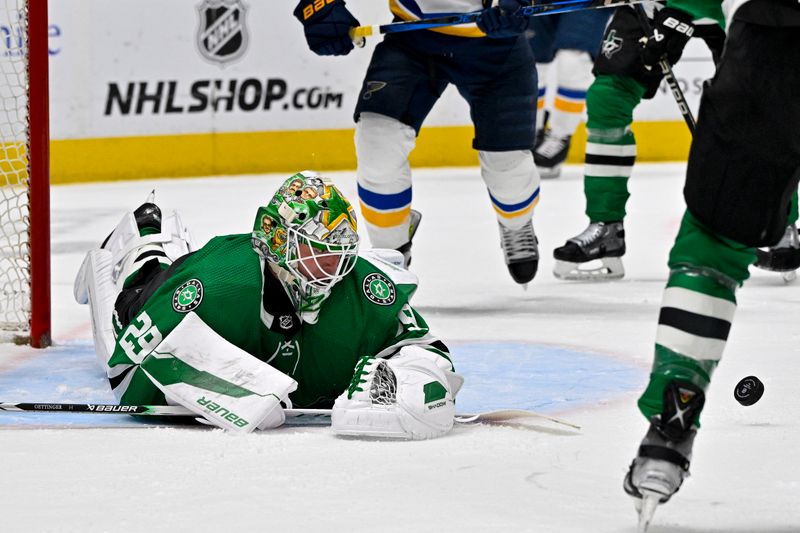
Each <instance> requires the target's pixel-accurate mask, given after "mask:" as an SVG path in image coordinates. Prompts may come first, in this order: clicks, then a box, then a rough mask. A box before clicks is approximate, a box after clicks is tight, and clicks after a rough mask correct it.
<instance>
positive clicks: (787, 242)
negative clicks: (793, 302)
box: [756, 224, 800, 282]
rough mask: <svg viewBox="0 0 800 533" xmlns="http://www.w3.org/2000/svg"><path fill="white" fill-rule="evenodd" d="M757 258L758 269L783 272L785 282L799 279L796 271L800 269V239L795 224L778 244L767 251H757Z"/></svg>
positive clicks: (788, 227) (787, 230)
mask: <svg viewBox="0 0 800 533" xmlns="http://www.w3.org/2000/svg"><path fill="white" fill-rule="evenodd" d="M756 256H757V257H758V259H757V260H756V266H757V267H758V268H762V269H764V270H771V271H773V272H781V273H782V275H783V279H784V281H786V282H790V281H794V280H795V279H796V278H797V274H796V272H795V271H796V270H797V269H798V268H800V237H798V234H797V228H796V227H795V226H794V224H792V225H791V226H787V227H786V231H785V232H784V234H783V237H782V238H781V240H780V241H779V242H778V244H776V245H775V246H772V247H770V248H768V249H766V250H761V249H757V250H756Z"/></svg>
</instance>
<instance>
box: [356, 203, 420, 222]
mask: <svg viewBox="0 0 800 533" xmlns="http://www.w3.org/2000/svg"><path fill="white" fill-rule="evenodd" d="M359 203H360V204H361V216H363V217H364V220H366V221H367V222H369V223H370V224H372V225H373V226H378V227H381V228H391V227H394V226H399V225H400V224H402V223H403V222H405V221H406V219H407V218H408V215H409V214H410V213H411V206H408V207H404V208H403V209H401V210H399V211H390V212H384V211H375V210H374V209H370V208H369V207H367V206H366V205H365V204H364V202H361V201H359Z"/></svg>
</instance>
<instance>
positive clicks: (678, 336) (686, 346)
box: [656, 324, 725, 361]
mask: <svg viewBox="0 0 800 533" xmlns="http://www.w3.org/2000/svg"><path fill="white" fill-rule="evenodd" d="M656 343H657V344H660V345H661V346H664V347H665V348H669V349H670V350H672V351H673V352H676V353H679V354H680V355H683V356H685V357H690V358H692V359H696V360H698V361H700V360H712V361H719V360H720V359H722V351H723V350H724V349H725V341H723V340H719V339H710V338H708V337H700V336H698V335H692V334H691V333H687V332H685V331H683V330H681V329H676V328H673V327H672V326H666V325H664V324H659V325H658V329H657V330H656Z"/></svg>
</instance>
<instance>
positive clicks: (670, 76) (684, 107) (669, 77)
mask: <svg viewBox="0 0 800 533" xmlns="http://www.w3.org/2000/svg"><path fill="white" fill-rule="evenodd" d="M633 9H634V10H635V11H636V17H637V18H638V19H639V24H640V25H641V27H642V31H644V33H645V34H646V35H650V33H651V32H652V28H651V27H650V22H649V21H648V20H647V13H645V11H644V7H642V5H641V4H637V5H635V6H634V7H633ZM658 66H659V67H660V68H661V73H662V74H664V80H665V81H666V82H667V86H668V87H669V90H670V92H671V93H672V97H673V98H675V102H676V103H677V104H678V110H679V111H680V112H681V115H682V116H683V120H684V122H686V125H687V126H688V127H689V132H690V133H691V134H692V136H694V130H695V127H696V126H697V122H695V120H694V115H692V110H691V109H690V108H689V102H688V101H687V100H686V95H685V94H683V90H682V89H681V86H680V84H679V83H678V79H677V78H676V77H675V73H674V72H672V67H671V66H670V65H669V62H668V61H667V59H666V57H665V58H664V59H662V60H661V61H659V62H658Z"/></svg>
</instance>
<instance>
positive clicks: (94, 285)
mask: <svg viewBox="0 0 800 533" xmlns="http://www.w3.org/2000/svg"><path fill="white" fill-rule="evenodd" d="M113 266H114V265H113V256H112V254H111V252H109V251H108V250H91V251H90V252H89V253H87V254H86V258H84V260H83V263H82V264H81V268H80V270H79V271H78V275H77V277H76V278H75V284H74V285H73V293H74V296H75V300H76V301H77V302H78V303H80V304H87V303H88V304H89V310H90V312H91V316H92V334H93V335H94V351H95V355H96V356H97V360H98V362H99V363H100V366H101V367H102V368H103V369H104V370H106V372H108V360H109V358H110V357H111V354H112V353H113V352H114V329H113V326H112V319H113V315H114V302H115V300H116V298H117V294H118V291H117V288H116V287H115V286H114V282H113V281H112V279H111V276H112V270H113Z"/></svg>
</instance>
